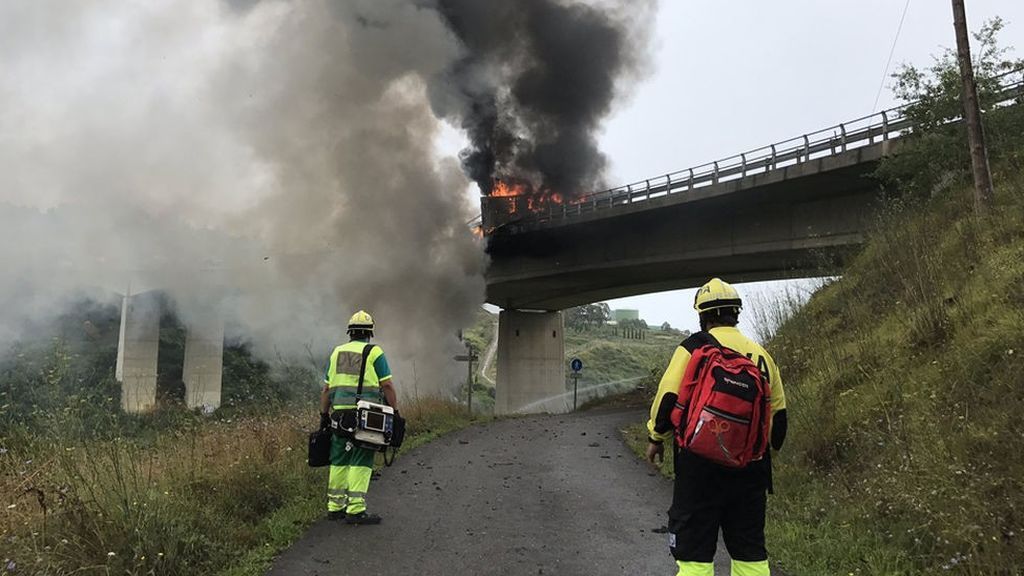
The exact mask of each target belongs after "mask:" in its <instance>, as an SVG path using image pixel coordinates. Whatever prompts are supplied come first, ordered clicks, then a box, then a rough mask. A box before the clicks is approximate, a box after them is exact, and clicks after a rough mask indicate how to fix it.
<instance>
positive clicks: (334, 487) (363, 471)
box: [327, 436, 374, 514]
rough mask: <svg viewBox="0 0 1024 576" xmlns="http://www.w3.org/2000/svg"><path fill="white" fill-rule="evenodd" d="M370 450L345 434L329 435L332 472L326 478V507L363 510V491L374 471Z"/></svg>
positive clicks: (355, 510)
mask: <svg viewBox="0 0 1024 576" xmlns="http://www.w3.org/2000/svg"><path fill="white" fill-rule="evenodd" d="M373 455H374V451H373V450H367V449H365V448H359V447H358V446H354V445H352V444H351V443H350V442H348V441H347V440H346V439H344V438H339V437H338V436H335V437H334V438H332V439H331V474H330V477H329V478H328V480H327V510H328V511H329V512H340V511H342V510H344V511H345V513H347V514H359V513H360V512H365V511H366V492H367V491H368V490H369V489H370V476H371V475H372V474H373Z"/></svg>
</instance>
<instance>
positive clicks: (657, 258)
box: [487, 149, 880, 310]
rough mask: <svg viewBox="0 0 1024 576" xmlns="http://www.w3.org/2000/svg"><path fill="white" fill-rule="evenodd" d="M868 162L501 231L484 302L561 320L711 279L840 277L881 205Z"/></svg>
mask: <svg viewBox="0 0 1024 576" xmlns="http://www.w3.org/2000/svg"><path fill="white" fill-rule="evenodd" d="M871 152H872V151H870V150H866V149H861V150H858V151H857V156H856V157H851V158H848V159H846V162H842V159H836V158H829V159H823V160H822V161H820V162H813V163H810V164H813V166H800V167H797V168H799V169H800V170H801V171H803V172H804V173H801V174H794V173H790V174H788V175H787V174H765V175H760V176H763V177H760V178H759V177H750V178H747V179H745V180H747V182H744V181H743V180H737V181H733V182H728V183H724V184H719V185H716V186H718V187H720V188H723V189H724V190H715V189H714V188H715V187H714V186H708V187H707V188H701V189H697V190H694V191H693V192H690V193H687V196H688V197H684V198H679V199H677V198H671V197H669V198H666V199H665V200H666V201H664V202H658V201H655V200H651V201H649V202H645V203H642V204H645V205H639V204H638V205H637V206H636V208H635V209H634V210H618V209H617V210H614V211H612V210H609V211H608V212H615V213H616V214H615V215H614V217H600V216H601V215H600V214H597V215H595V217H592V218H584V219H581V220H578V221H574V222H568V223H566V224H564V225H559V226H550V227H546V228H541V227H538V228H537V229H533V230H521V231H517V232H516V233H514V234H502V233H501V231H499V232H498V233H497V234H495V235H494V236H492V237H491V239H490V245H489V252H490V254H491V258H492V260H491V266H490V269H489V270H488V273H487V301H488V302H490V303H492V304H495V305H498V306H501V307H503V308H506V309H537V310H561V309H564V308H568V307H571V306H576V305H580V304H585V303H589V302H596V301H599V300H606V299H610V298H619V297H624V296H632V295H637V294H646V293H651V292H659V291H664V290H672V289H680V288H689V287H694V286H699V285H700V284H702V283H703V282H704V281H706V280H707V279H708V278H710V277H712V276H720V277H722V278H723V279H725V280H727V281H730V282H748V281H758V280H773V279H784V278H795V277H807V276H818V275H828V274H834V273H837V272H838V271H839V270H841V268H842V267H843V265H844V264H845V263H846V262H847V260H848V259H849V257H850V256H851V255H852V254H854V253H855V252H856V250H857V248H858V247H859V246H860V244H861V243H862V242H863V235H864V231H865V229H866V228H867V227H868V226H869V225H870V219H871V218H872V215H873V214H874V213H875V209H876V207H877V203H878V200H879V188H878V185H877V183H876V182H875V181H874V180H873V179H872V178H870V176H869V175H870V173H871V172H873V170H874V168H875V166H876V165H877V157H879V156H880V150H879V151H878V153H876V154H871ZM865 153H868V156H869V157H868V158H865V157H864V155H865ZM837 161H838V162H839V163H838V164H837ZM826 162H831V163H833V164H834V165H827V164H825V163H826ZM844 164H845V165H844ZM808 169H810V170H808ZM787 176H788V177H787ZM759 179H760V180H761V181H760V182H758V180H759ZM659 200H660V199H659ZM623 212H625V213H623Z"/></svg>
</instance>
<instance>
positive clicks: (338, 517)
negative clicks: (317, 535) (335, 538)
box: [327, 510, 345, 522]
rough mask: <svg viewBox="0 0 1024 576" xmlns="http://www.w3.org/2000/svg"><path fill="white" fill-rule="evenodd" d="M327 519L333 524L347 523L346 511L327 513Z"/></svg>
mask: <svg viewBox="0 0 1024 576" xmlns="http://www.w3.org/2000/svg"><path fill="white" fill-rule="evenodd" d="M327 519H328V520H330V521H332V522H344V521H345V511H344V510H334V511H331V512H328V513H327Z"/></svg>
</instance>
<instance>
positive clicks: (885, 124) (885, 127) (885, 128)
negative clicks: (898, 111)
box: [882, 110, 889, 141]
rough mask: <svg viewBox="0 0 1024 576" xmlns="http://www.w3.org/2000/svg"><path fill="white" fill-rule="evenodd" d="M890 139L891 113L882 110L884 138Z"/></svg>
mask: <svg viewBox="0 0 1024 576" xmlns="http://www.w3.org/2000/svg"><path fill="white" fill-rule="evenodd" d="M888 139H889V115H888V114H886V113H885V110H882V140H883V141H884V140H888Z"/></svg>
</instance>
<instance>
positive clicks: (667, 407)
mask: <svg viewBox="0 0 1024 576" xmlns="http://www.w3.org/2000/svg"><path fill="white" fill-rule="evenodd" d="M710 332H711V335H712V336H714V337H715V339H716V340H718V342H719V343H720V344H721V345H722V346H725V347H726V348H731V349H732V350H735V351H737V352H739V353H740V354H743V355H745V356H747V357H748V358H750V359H751V360H752V361H753V362H754V364H756V365H757V367H758V368H759V369H760V370H761V373H762V374H764V376H765V378H767V379H768V383H769V384H770V385H771V394H772V398H771V403H772V406H771V407H772V415H774V414H776V413H777V412H779V411H780V410H785V409H786V392H785V391H784V390H783V388H782V376H780V375H779V367H778V366H776V365H775V360H772V357H771V356H770V355H769V354H768V352H766V351H765V349H764V348H762V347H761V345H760V344H758V343H757V342H754V341H753V340H751V339H750V338H747V337H746V336H744V335H743V333H742V332H740V331H739V329H738V328H736V327H735V326H717V327H715V328H712V329H711V330H710ZM689 361H690V352H689V351H688V350H687V349H686V348H684V347H683V346H682V345H680V346H679V347H678V348H676V351H675V354H673V355H672V360H671V361H670V362H669V364H668V368H666V369H665V374H664V375H662V377H661V382H660V383H659V384H658V393H657V394H655V395H654V402H653V403H652V404H651V415H650V418H649V419H648V420H647V433H648V434H649V435H650V437H651V438H652V439H654V440H662V441H664V440H668V439H669V438H672V435H673V428H672V422H671V421H670V420H669V417H670V415H671V414H672V406H673V405H674V404H675V401H676V394H678V392H679V384H680V383H681V382H682V381H683V373H684V372H685V371H686V364H687V363H689ZM780 430H782V429H781V428H780Z"/></svg>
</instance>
